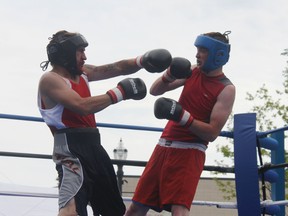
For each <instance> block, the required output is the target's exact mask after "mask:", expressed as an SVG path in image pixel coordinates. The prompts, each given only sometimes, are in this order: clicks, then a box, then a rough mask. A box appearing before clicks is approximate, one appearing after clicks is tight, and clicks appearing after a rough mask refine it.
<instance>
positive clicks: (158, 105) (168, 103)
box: [154, 97, 194, 127]
mask: <svg viewBox="0 0 288 216" xmlns="http://www.w3.org/2000/svg"><path fill="white" fill-rule="evenodd" d="M154 115H155V117H156V118H158V119H168V120H172V121H175V122H178V124H180V125H181V126H184V127H189V126H190V125H191V124H192V122H193V120H194V118H193V116H192V115H191V114H190V113H189V112H187V111H186V110H185V109H183V108H182V106H181V104H179V103H178V102H177V101H175V100H172V99H169V98H164V97H161V98H158V99H157V100H156V101H155V104H154Z"/></svg>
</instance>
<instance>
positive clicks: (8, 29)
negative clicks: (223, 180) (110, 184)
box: [0, 0, 288, 187]
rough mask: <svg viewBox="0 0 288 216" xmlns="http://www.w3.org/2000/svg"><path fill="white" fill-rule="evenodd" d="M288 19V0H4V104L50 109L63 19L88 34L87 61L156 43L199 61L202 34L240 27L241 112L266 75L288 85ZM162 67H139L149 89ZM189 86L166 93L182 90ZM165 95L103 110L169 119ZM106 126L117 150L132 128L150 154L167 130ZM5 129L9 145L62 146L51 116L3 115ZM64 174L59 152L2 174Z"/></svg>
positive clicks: (31, 180) (0, 5) (231, 72)
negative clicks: (44, 81)
mask: <svg viewBox="0 0 288 216" xmlns="http://www.w3.org/2000/svg"><path fill="white" fill-rule="evenodd" d="M287 20H288V2H287V0H276V1H271V0H253V1H251V0H249V1H247V0H243V1H228V0H216V1H211V0H201V1H200V0H177V1H175V0H174V1H172V0H165V1H164V0H157V1H155V0H146V1H139V0H122V1H116V0H105V1H99V0H82V1H76V0H62V1H59V0H50V1H41V0H26V1H15V0H10V1H4V0H0V27H1V40H0V50H1V51H0V59H1V72H0V73H1V80H2V82H1V85H0V92H1V93H0V95H1V105H0V113H1V114H12V115H22V116H33V117H40V113H39V111H38V108H37V87H38V81H39V79H40V77H41V75H42V74H43V73H44V72H43V71H42V70H41V68H40V66H39V65H40V63H41V62H42V61H45V60H47V55H46V45H47V44H48V42H49V40H48V38H49V37H51V36H52V35H53V34H54V33H56V32H57V31H59V30H63V29H65V30H68V31H71V32H80V33H81V34H83V35H84V36H85V38H86V39H87V41H88V42H89V46H88V47H87V48H86V55H87V58H88V59H87V61H86V63H89V64H95V65H101V64H107V63H112V62H115V61H118V60H121V59H127V58H135V57H137V56H138V55H141V54H144V53H145V52H146V51H148V50H151V49H156V48H165V49H167V50H169V51H170V52H171V54H172V56H173V57H185V58H187V59H189V60H190V61H191V63H192V64H194V63H195V62H196V61H195V54H196V48H195V47H194V45H193V43H194V41H195V39H196V37H197V36H198V35H199V34H202V33H206V32H211V31H218V32H222V33H223V32H225V31H227V30H230V31H231V32H232V33H231V34H230V35H229V38H230V43H231V53H230V61H229V62H228V63H227V65H225V66H224V72H225V74H226V75H227V76H228V77H229V78H230V79H231V81H232V82H233V83H234V85H235V86H236V89H237V94H236V101H235V105H234V109H233V113H234V114H238V113H245V112H248V111H249V108H250V107H251V106H252V105H251V104H249V103H248V102H247V100H245V97H246V93H247V92H255V91H256V90H257V89H258V88H259V87H260V86H262V84H264V83H265V84H266V86H267V87H268V88H269V89H271V90H273V89H279V88H281V85H282V80H283V77H282V71H283V70H284V68H285V67H286V66H287V63H286V61H287V57H286V58H285V57H284V56H281V53H282V52H283V50H284V49H285V48H288V28H287V25H286V22H287ZM49 69H51V67H49V68H48V70H49ZM159 76H161V74H157V73H156V74H155V73H154V74H152V73H149V72H147V71H145V70H140V71H139V72H137V73H135V74H132V75H130V76H129V77H133V78H136V77H139V78H141V79H143V80H144V81H145V83H146V85H147V88H148V89H149V88H150V86H151V84H152V83H153V81H154V80H155V79H156V78H158V77H159ZM124 78H126V77H124V76H121V77H116V78H113V79H109V80H104V81H99V82H94V83H91V84H90V87H91V92H92V94H93V95H98V94H103V93H105V92H106V91H107V90H109V89H111V88H113V87H115V86H116V84H117V83H118V82H119V81H120V80H122V79H124ZM180 92H181V89H177V90H174V91H172V92H169V93H165V94H164V95H163V96H165V97H170V98H173V99H178V97H179V94H180ZM156 99H157V97H154V96H152V95H149V94H148V95H147V96H146V98H145V99H143V100H141V101H133V100H127V101H122V102H121V103H118V104H115V105H112V106H110V107H108V108H107V109H105V110H103V111H102V112H100V113H96V119H97V122H101V123H113V124H127V125H138V126H151V127H160V128H162V127H164V126H165V123H166V121H165V120H158V119H156V118H155V117H154V114H153V104H154V101H155V100H156ZM281 126H282V125H280V127H281ZM99 129H100V133H101V138H102V145H103V146H104V147H105V149H106V150H107V152H108V154H109V155H110V156H111V158H113V149H114V148H116V146H117V145H118V142H119V140H120V139H121V138H122V140H123V142H124V146H125V147H126V148H127V149H128V158H127V159H129V160H140V161H147V160H148V159H149V157H150V155H151V153H152V151H153V148H154V146H155V144H156V143H157V140H158V139H159V137H160V133H159V132H147V131H132V130H122V129H107V128H99ZM223 130H225V128H223ZM0 131H1V135H0V145H1V148H0V149H1V151H8V152H22V153H23V152H26V153H38V154H51V153H52V149H53V138H52V135H51V133H50V131H49V130H48V127H47V126H46V125H45V124H44V123H41V122H27V121H17V120H7V119H0ZM226 142H227V140H226V139H224V138H218V139H217V140H216V141H214V142H213V143H210V145H209V148H208V150H207V156H206V158H207V159H206V165H215V160H221V154H220V153H217V152H216V146H217V145H219V144H220V145H221V144H222V143H226ZM124 172H125V174H127V175H129V174H130V175H132V174H141V172H142V169H139V168H134V167H125V168H124ZM204 175H206V174H205V172H204V173H203V176H204ZM56 176H57V173H56V170H55V168H54V163H53V162H52V161H51V160H44V159H33V160H32V159H24V158H8V157H1V158H0V182H4V183H15V184H24V185H32V186H43V187H53V186H56V184H57V182H56Z"/></svg>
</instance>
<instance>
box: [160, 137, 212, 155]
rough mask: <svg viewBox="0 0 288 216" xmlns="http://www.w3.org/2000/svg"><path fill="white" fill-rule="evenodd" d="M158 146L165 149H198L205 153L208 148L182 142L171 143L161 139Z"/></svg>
mask: <svg viewBox="0 0 288 216" xmlns="http://www.w3.org/2000/svg"><path fill="white" fill-rule="evenodd" d="M158 145H161V146H164V147H172V148H181V149H197V150H199V151H202V152H205V151H206V149H207V146H206V145H204V144H202V143H190V142H181V141H170V140H166V139H163V138H160V139H159V142H158Z"/></svg>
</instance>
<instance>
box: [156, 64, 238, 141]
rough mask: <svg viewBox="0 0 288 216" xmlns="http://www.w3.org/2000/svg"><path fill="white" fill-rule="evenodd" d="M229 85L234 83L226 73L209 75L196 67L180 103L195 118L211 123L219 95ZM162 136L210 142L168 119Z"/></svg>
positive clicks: (186, 83)
mask: <svg viewBox="0 0 288 216" xmlns="http://www.w3.org/2000/svg"><path fill="white" fill-rule="evenodd" d="M227 85H233V84H232V83H231V81H230V80H229V79H228V78H227V77H226V76H225V75H224V74H221V75H219V76H216V77H209V76H206V75H205V74H204V73H202V72H201V71H200V70H199V68H195V69H193V71H192V76H191V77H189V78H188V79H187V80H186V82H185V84H184V88H183V90H182V93H181V95H180V98H179V103H180V104H181V105H182V107H183V108H184V109H185V110H187V111H188V112H189V113H190V114H191V115H192V116H193V117H194V118H195V119H197V120H200V121H202V122H206V123H209V121H210V115H211V112H212V109H213V107H214V105H215V103H216V101H217V97H218V95H219V94H220V93H221V91H222V90H223V89H224V88H225V86H227ZM161 138H164V139H166V140H172V141H182V142H191V143H202V144H206V145H207V144H208V142H207V141H205V140H202V139H200V138H199V137H198V136H197V135H196V134H193V133H191V132H190V131H189V129H188V128H185V127H182V126H180V125H179V124H178V123H177V122H174V121H168V123H167V124H166V126H165V128H164V131H163V133H162V136H161Z"/></svg>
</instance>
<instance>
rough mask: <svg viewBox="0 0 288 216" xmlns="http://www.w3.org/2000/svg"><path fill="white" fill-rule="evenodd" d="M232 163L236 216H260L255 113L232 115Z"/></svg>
mask: <svg viewBox="0 0 288 216" xmlns="http://www.w3.org/2000/svg"><path fill="white" fill-rule="evenodd" d="M234 163H235V182H236V191H237V194H236V195H237V208H238V216H260V215H261V207H260V195H259V182H258V167H257V152H256V114H255V113H246V114H236V115H234Z"/></svg>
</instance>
